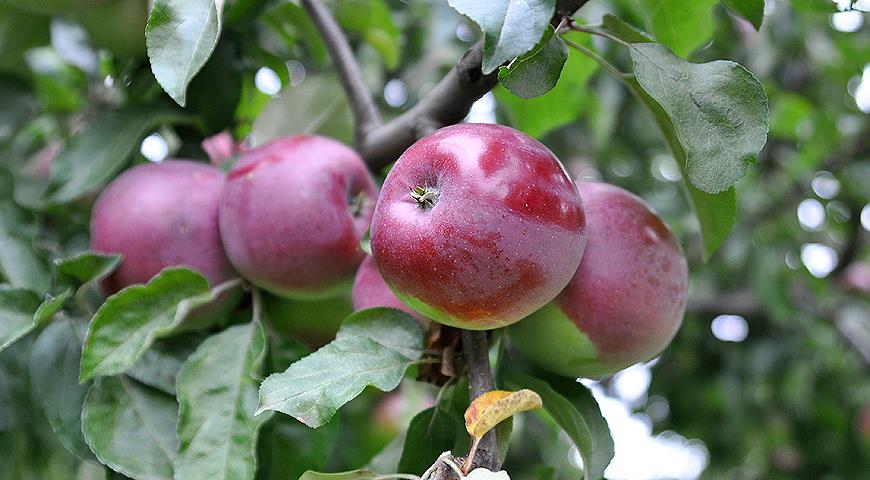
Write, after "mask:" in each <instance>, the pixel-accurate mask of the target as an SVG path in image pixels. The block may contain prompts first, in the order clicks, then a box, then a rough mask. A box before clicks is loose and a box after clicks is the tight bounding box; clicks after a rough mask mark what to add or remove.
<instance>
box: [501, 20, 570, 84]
mask: <svg viewBox="0 0 870 480" xmlns="http://www.w3.org/2000/svg"><path fill="white" fill-rule="evenodd" d="M566 60H568V46H567V45H565V41H564V40H562V38H561V37H559V36H557V35H555V32H554V30H553V27H551V26H548V27H547V31H546V32H545V33H544V37H543V38H542V39H541V42H540V43H538V45H537V46H536V47H535V48H534V49H532V51H530V52H529V53H527V54H525V55H523V56H522V57H519V58H517V59H516V60H515V61H514V62H512V63H511V64H510V65H508V66H507V67H501V68H499V71H498V81H499V83H501V84H502V85H504V87H505V88H507V89H508V91H510V92H511V93H513V94H514V95H516V96H518V97H520V98H534V97H539V96H541V95H543V94H545V93H547V92H549V91H550V90H552V89H553V87H555V86H556V82H558V81H559V75H561V74H562V68H563V67H564V66H565V61H566Z"/></svg>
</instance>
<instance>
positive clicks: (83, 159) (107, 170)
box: [50, 108, 187, 203]
mask: <svg viewBox="0 0 870 480" xmlns="http://www.w3.org/2000/svg"><path fill="white" fill-rule="evenodd" d="M186 118H187V117H185V116H183V115H182V114H180V113H175V112H172V111H169V110H158V111H154V110H145V109H138V108H127V109H123V110H111V111H107V112H105V113H104V114H103V115H102V116H101V117H100V118H99V119H97V120H96V121H95V122H94V123H93V124H91V125H90V126H89V127H88V128H87V129H86V130H84V131H83V132H81V133H79V134H78V135H76V136H75V137H73V139H72V140H71V141H70V142H67V144H66V146H65V147H64V149H63V150H61V152H60V153H59V154H58V155H57V158H55V159H54V162H53V163H52V171H51V176H52V187H53V188H54V192H53V193H52V195H51V198H50V201H51V202H55V203H67V202H71V201H73V200H76V199H77V198H79V197H81V196H82V195H85V194H87V193H90V192H92V191H94V190H96V189H97V188H99V187H101V186H103V185H105V184H106V183H107V182H108V181H109V180H111V179H112V177H114V176H115V174H117V173H118V172H119V171H121V169H122V168H123V167H124V165H125V164H126V163H127V161H128V159H129V158H130V155H131V154H132V153H133V151H134V150H135V149H136V148H137V147H138V146H139V140H140V139H141V138H142V137H143V136H145V134H146V133H148V132H149V131H150V130H151V129H152V128H154V127H155V126H157V125H160V124H163V123H175V122H181V121H184V120H186Z"/></svg>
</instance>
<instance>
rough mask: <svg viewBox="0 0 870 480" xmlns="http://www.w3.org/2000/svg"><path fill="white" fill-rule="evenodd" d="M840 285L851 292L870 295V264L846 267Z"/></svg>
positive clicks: (860, 263) (862, 263)
mask: <svg viewBox="0 0 870 480" xmlns="http://www.w3.org/2000/svg"><path fill="white" fill-rule="evenodd" d="M840 283H841V284H842V285H843V287H844V288H845V289H846V290H847V291H849V292H852V293H858V294H870V262H854V263H852V264H851V265H849V266H848V267H846V270H844V271H843V274H842V276H841V277H840Z"/></svg>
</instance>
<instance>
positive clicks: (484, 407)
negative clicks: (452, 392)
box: [465, 389, 542, 441]
mask: <svg viewBox="0 0 870 480" xmlns="http://www.w3.org/2000/svg"><path fill="white" fill-rule="evenodd" d="M541 406H542V403H541V397H539V396H538V394H537V393H535V392H533V391H532V390H527V389H524V390H520V391H518V392H508V391H504V390H494V391H492V392H488V393H484V394H483V395H481V396H479V397H477V398H476V399H474V401H473V402H471V405H469V406H468V409H467V410H466V411H465V429H466V430H468V433H469V434H471V436H472V437H473V438H474V439H475V441H476V440H479V439H480V438H481V437H483V436H484V435H485V434H486V432H488V431H490V430H491V429H492V428H493V427H495V426H496V425H498V424H499V423H501V422H502V420H505V419H507V418H509V417H510V416H512V415H513V414H515V413H519V412H524V411H526V410H534V409H538V408H541Z"/></svg>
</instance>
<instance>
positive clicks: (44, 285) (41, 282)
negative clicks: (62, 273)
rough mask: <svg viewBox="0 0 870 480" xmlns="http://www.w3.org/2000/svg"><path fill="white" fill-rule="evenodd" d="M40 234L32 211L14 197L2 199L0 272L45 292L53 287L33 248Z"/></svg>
mask: <svg viewBox="0 0 870 480" xmlns="http://www.w3.org/2000/svg"><path fill="white" fill-rule="evenodd" d="M10 180H11V179H10ZM4 189H5V188H4ZM11 194H12V191H11V185H10V191H9V192H8V195H11ZM38 235H39V226H38V223H37V222H36V220H35V219H34V218H33V217H32V216H31V215H29V214H28V213H26V212H25V211H24V210H22V209H21V208H19V207H18V206H16V205H15V204H13V203H12V202H11V201H6V200H4V201H0V274H2V275H3V277H5V278H6V280H7V281H8V282H9V283H10V284H12V286H13V287H17V288H27V289H30V290H32V291H34V292H36V293H38V294H43V293H45V292H47V291H48V290H49V288H50V287H51V274H50V272H49V269H48V266H47V264H46V262H45V261H44V260H43V258H42V257H40V256H39V254H38V253H37V250H36V249H35V248H34V242H35V240H36V238H37V237H38Z"/></svg>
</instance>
